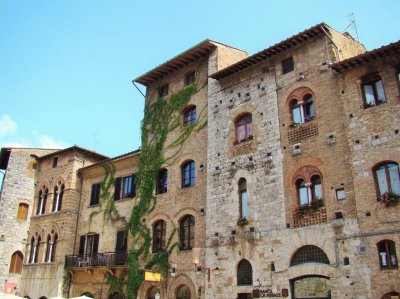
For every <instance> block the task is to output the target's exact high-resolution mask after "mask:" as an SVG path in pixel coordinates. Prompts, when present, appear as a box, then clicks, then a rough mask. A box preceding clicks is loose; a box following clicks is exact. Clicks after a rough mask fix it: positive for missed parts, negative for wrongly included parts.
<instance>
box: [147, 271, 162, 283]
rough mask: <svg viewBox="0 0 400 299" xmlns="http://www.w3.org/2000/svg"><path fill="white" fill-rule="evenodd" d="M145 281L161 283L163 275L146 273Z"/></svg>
mask: <svg viewBox="0 0 400 299" xmlns="http://www.w3.org/2000/svg"><path fill="white" fill-rule="evenodd" d="M144 280H145V281H161V273H153V272H149V271H146V272H144Z"/></svg>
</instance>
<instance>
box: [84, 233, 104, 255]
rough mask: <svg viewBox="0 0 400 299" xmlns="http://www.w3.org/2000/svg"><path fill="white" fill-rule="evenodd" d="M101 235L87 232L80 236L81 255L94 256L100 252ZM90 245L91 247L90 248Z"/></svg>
mask: <svg viewBox="0 0 400 299" xmlns="http://www.w3.org/2000/svg"><path fill="white" fill-rule="evenodd" d="M99 243H100V235H99V234H95V233H93V234H86V235H82V236H81V237H80V241H79V255H88V256H93V255H95V254H97V253H98V252H99ZM88 246H90V248H89V249H88Z"/></svg>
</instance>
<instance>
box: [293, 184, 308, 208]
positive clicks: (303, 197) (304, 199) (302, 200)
mask: <svg viewBox="0 0 400 299" xmlns="http://www.w3.org/2000/svg"><path fill="white" fill-rule="evenodd" d="M296 188H297V196H298V199H299V205H301V206H302V205H306V204H308V203H309V198H308V191H307V187H306V182H305V181H304V180H303V179H298V180H297V181H296Z"/></svg>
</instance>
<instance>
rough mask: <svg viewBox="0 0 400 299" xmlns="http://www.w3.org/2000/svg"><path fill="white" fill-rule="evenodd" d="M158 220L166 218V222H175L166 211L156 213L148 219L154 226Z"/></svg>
mask: <svg viewBox="0 0 400 299" xmlns="http://www.w3.org/2000/svg"><path fill="white" fill-rule="evenodd" d="M158 220H164V221H165V223H169V222H170V223H173V219H172V218H171V217H170V216H169V215H168V214H166V213H156V214H154V215H152V216H151V218H150V219H149V220H148V223H149V224H150V225H151V226H153V224H154V223H155V222H157V221H158Z"/></svg>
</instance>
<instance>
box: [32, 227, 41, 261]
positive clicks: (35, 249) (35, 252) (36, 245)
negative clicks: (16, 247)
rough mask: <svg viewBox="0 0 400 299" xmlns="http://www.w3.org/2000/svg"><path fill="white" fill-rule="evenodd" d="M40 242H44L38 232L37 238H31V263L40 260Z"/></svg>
mask: <svg viewBox="0 0 400 299" xmlns="http://www.w3.org/2000/svg"><path fill="white" fill-rule="evenodd" d="M40 242H42V238H41V237H40V236H38V235H37V233H36V238H35V237H32V239H31V244H30V245H31V246H30V247H31V249H30V255H29V263H32V264H35V263H37V262H38V258H39V251H40Z"/></svg>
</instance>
